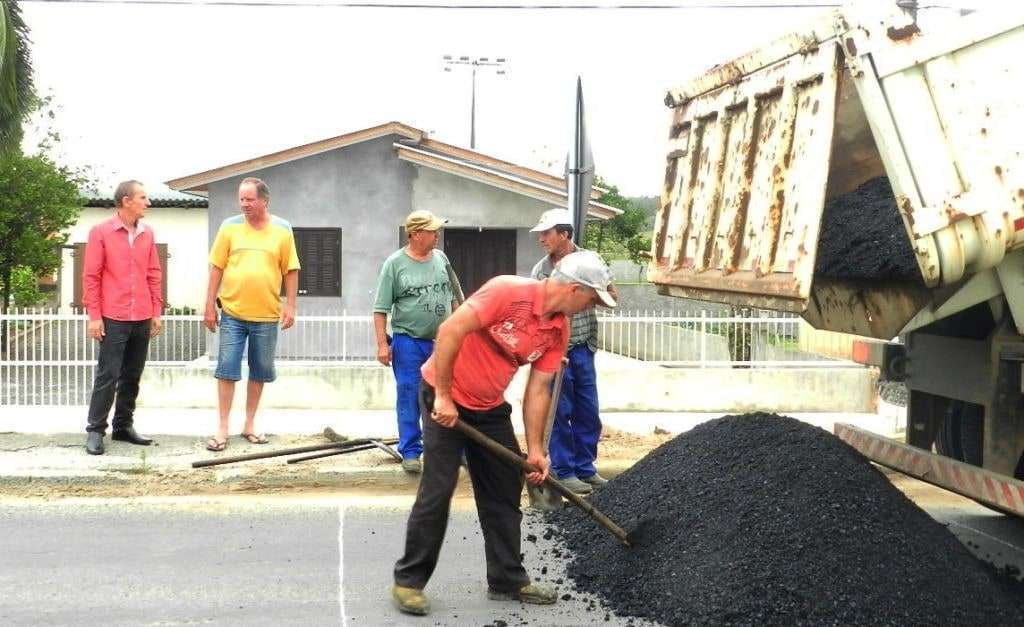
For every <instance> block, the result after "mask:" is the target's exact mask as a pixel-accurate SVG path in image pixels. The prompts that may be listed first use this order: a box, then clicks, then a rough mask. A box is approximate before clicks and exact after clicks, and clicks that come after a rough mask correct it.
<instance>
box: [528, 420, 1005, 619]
mask: <svg viewBox="0 0 1024 627" xmlns="http://www.w3.org/2000/svg"><path fill="white" fill-rule="evenodd" d="M590 500H591V502H592V503H593V504H594V505H595V506H596V507H597V508H598V509H600V510H601V511H602V512H604V513H605V514H607V515H608V516H609V517H610V518H611V519H612V520H615V521H616V522H618V523H619V524H620V525H621V526H623V527H624V528H626V529H627V530H633V531H634V533H635V534H636V535H637V537H638V538H639V542H638V544H637V545H636V546H634V547H632V548H627V547H624V546H623V545H622V544H620V543H619V542H618V540H616V539H615V538H614V537H613V536H611V534H609V533H608V532H606V531H605V530H603V529H602V528H600V527H599V526H598V525H596V524H595V523H594V522H593V521H592V520H591V519H589V518H588V517H587V516H586V515H585V514H583V513H582V512H580V511H578V510H576V509H575V508H568V509H565V510H562V511H559V512H556V513H554V514H551V515H549V517H548V523H549V525H550V531H552V532H553V533H555V534H557V535H559V536H561V538H562V540H563V541H564V544H565V545H566V548H568V551H567V554H569V555H571V556H572V558H571V562H570V563H569V565H568V574H569V576H570V577H572V579H573V580H574V582H575V585H576V587H577V590H578V591H581V592H587V593H591V594H595V595H597V596H598V597H600V598H601V599H602V600H603V601H604V602H606V603H607V605H608V606H609V607H611V608H613V609H614V610H615V611H616V612H617V613H618V614H620V615H622V616H635V617H642V618H646V619H650V620H654V621H657V622H659V623H661V624H665V625H725V624H729V625H825V624H828V625H937V624H942V625H983V624H988V625H996V624H1024V595H1022V594H1021V589H1020V585H1019V584H1016V583H1015V582H1012V581H1010V580H1008V579H1007V578H1005V577H999V576H998V575H997V574H996V573H995V572H994V571H993V570H992V569H991V567H989V566H988V565H986V564H984V563H983V562H981V561H979V560H978V559H977V558H975V557H974V556H973V555H971V553H969V552H968V550H967V549H966V548H965V547H964V546H963V545H962V544H961V543H960V542H959V541H958V540H957V539H956V538H955V537H954V536H953V535H952V533H950V532H949V531H948V530H947V529H946V528H945V527H944V526H943V525H941V524H940V523H938V522H936V521H935V520H934V519H932V518H931V517H930V516H929V515H928V514H927V513H925V512H924V511H923V510H921V509H920V508H918V507H917V505H915V504H914V503H913V502H911V501H910V500H909V499H908V498H907V497H906V496H904V494H903V493H902V492H900V491H899V490H898V489H897V488H895V487H894V486H893V485H892V484H891V482H890V481H889V480H888V479H887V478H886V477H885V476H884V475H883V474H882V473H881V472H879V471H878V470H877V469H876V468H875V467H874V466H872V465H871V464H870V463H869V462H868V461H867V460H866V459H865V458H864V457H863V456H861V455H860V454H859V453H857V452H856V451H854V450H853V449H852V448H850V447H849V446H848V445H846V444H845V443H844V442H842V441H841V440H839V439H838V438H836V437H835V436H833V435H832V434H830V433H828V432H826V431H824V430H822V429H819V428H816V427H812V426H810V425H807V424H804V423H801V422H799V421H797V420H794V419H792V418H788V417H783V416H777V415H773V414H763V413H753V414H745V415H740V416H725V417H723V418H719V419H716V420H712V421H710V422H707V423H704V424H702V425H700V426H697V427H696V428H694V429H692V430H691V431H688V432H686V433H683V434H682V435H680V436H678V437H676V438H675V439H673V440H670V441H669V442H667V443H665V444H664V445H662V446H661V447H659V448H658V449H656V450H654V451H653V452H651V453H650V454H649V455H648V456H647V457H645V458H644V459H642V460H641V461H639V462H638V463H637V464H636V465H634V466H633V467H632V468H630V469H629V470H628V471H627V472H625V473H623V474H622V475H620V476H618V477H616V478H615V479H614V480H613V481H611V482H610V483H609V484H608V485H606V486H604V487H603V488H601V489H600V490H598V491H596V492H595V494H594V495H593V496H592V497H590Z"/></svg>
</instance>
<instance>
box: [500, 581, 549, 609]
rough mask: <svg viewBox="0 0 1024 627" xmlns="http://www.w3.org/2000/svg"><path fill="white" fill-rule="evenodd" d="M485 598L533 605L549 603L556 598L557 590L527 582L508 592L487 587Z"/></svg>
mask: <svg viewBox="0 0 1024 627" xmlns="http://www.w3.org/2000/svg"><path fill="white" fill-rule="evenodd" d="M487 598H488V599H490V600H492V601H522V602H523V603H532V604H534V605H551V604H552V603H554V602H555V601H557V600H558V591H557V590H555V589H554V588H549V587H548V586H539V585H537V584H535V583H528V584H526V585H525V586H523V587H522V588H520V589H518V590H512V591H508V592H503V591H501V590H495V589H494V588H487Z"/></svg>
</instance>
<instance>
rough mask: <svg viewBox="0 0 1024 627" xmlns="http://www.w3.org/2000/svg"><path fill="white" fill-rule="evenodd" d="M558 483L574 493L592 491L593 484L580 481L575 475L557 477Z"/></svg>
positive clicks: (588, 492)
mask: <svg viewBox="0 0 1024 627" xmlns="http://www.w3.org/2000/svg"><path fill="white" fill-rule="evenodd" d="M558 483H561V484H562V485H564V486H565V487H567V488H569V489H570V490H572V491H573V492H575V493H576V494H590V493H591V492H593V491H594V488H593V486H591V485H590V484H589V483H584V482H583V481H580V480H579V479H578V478H577V477H566V478H565V479H559V480H558Z"/></svg>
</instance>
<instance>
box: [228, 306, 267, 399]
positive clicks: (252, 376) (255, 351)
mask: <svg viewBox="0 0 1024 627" xmlns="http://www.w3.org/2000/svg"><path fill="white" fill-rule="evenodd" d="M246 343H248V345H249V351H248V354H249V380H250V381H259V382H262V383H270V382H271V381H273V380H274V379H276V378H277V375H276V374H275V372H274V349H275V348H276V347H277V322H247V321H245V320H239V319H238V318H233V317H231V316H229V315H228V314H226V313H224V312H221V314H220V349H219V350H218V351H217V370H216V371H214V373H213V376H214V377H216V378H218V379H224V380H226V381H239V380H241V378H242V352H243V351H244V350H245V347H246Z"/></svg>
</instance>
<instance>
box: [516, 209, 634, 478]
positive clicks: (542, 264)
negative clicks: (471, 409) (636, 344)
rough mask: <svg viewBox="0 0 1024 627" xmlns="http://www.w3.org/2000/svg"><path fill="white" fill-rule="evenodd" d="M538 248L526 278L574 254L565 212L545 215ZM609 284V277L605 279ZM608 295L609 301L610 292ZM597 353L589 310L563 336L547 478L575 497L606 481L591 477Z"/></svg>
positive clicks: (597, 429)
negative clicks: (538, 254)
mask: <svg viewBox="0 0 1024 627" xmlns="http://www.w3.org/2000/svg"><path fill="white" fill-rule="evenodd" d="M530 231H531V232H533V233H537V238H538V240H539V241H540V245H541V247H542V248H544V252H545V253H546V254H545V255H544V258H543V259H541V260H540V261H538V262H537V265H535V266H534V267H533V272H532V273H531V274H530V276H531V277H532V278H534V279H545V278H547V277H549V276H552V273H553V272H554V271H555V268H556V267H557V265H558V263H559V262H560V261H561V260H562V259H563V258H565V257H566V255H569V254H571V253H573V252H575V251H577V250H581V249H580V248H578V247H577V246H576V245H575V244H574V243H573V241H572V235H573V219H572V214H570V213H569V210H567V209H551V210H549V211H545V212H544V213H543V214H542V215H541V217H540V221H539V222H538V223H537V226H535V227H533V228H532V229H530ZM608 283H611V276H610V275H609V277H608ZM609 289H611V294H612V295H613V296H614V294H615V290H614V288H609ZM596 351H597V315H596V314H595V313H594V310H593V309H588V310H584V311H581V312H579V313H577V314H576V315H574V316H573V317H572V323H571V329H570V333H569V350H568V353H567V354H566V358H567V359H568V363H567V364H566V366H565V372H564V374H563V375H562V393H561V395H560V396H559V398H558V410H557V412H556V413H555V422H554V424H553V425H552V428H551V442H550V444H549V447H548V452H549V454H550V455H551V472H553V473H554V474H555V477H556V478H557V479H558V480H559V481H561V482H562V483H563V484H564V485H565V486H566V487H568V488H569V489H570V490H572V491H573V492H576V493H577V494H589V493H590V492H591V491H592V490H593V487H594V486H599V485H601V484H603V483H607V481H606V480H605V479H604V477H602V476H601V475H599V474H598V473H597V468H596V467H595V466H594V462H595V460H596V459H597V442H598V440H599V439H600V438H601V417H600V413H599V409H598V408H599V405H598V400H597V371H596V369H595V368H594V353H595V352H596Z"/></svg>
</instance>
